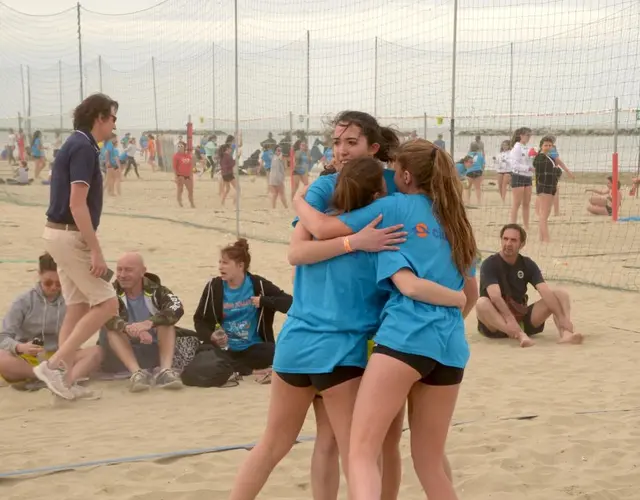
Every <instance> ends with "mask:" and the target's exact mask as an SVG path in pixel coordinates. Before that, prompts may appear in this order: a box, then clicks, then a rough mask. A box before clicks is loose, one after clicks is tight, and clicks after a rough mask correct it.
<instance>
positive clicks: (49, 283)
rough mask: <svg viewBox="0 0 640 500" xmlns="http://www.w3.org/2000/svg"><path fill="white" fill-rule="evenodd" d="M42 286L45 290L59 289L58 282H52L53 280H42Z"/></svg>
mask: <svg viewBox="0 0 640 500" xmlns="http://www.w3.org/2000/svg"><path fill="white" fill-rule="evenodd" d="M42 286H44V287H46V288H51V287H54V286H55V287H56V288H60V282H59V281H54V280H44V281H43V282H42Z"/></svg>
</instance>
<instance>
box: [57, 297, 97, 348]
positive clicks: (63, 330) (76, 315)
mask: <svg viewBox="0 0 640 500" xmlns="http://www.w3.org/2000/svg"><path fill="white" fill-rule="evenodd" d="M89 310H90V307H89V304H71V305H68V306H67V312H66V313H65V315H64V319H63V320H62V325H60V331H59V332H58V345H59V346H61V345H62V344H64V343H65V342H66V341H67V339H68V338H69V336H70V335H71V332H72V331H73V329H74V327H75V326H76V325H77V324H78V321H80V320H81V319H82V318H83V317H84V316H85V315H86V314H87V313H88V312H89Z"/></svg>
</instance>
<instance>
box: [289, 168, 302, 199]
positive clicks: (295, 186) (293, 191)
mask: <svg viewBox="0 0 640 500" xmlns="http://www.w3.org/2000/svg"><path fill="white" fill-rule="evenodd" d="M299 185H300V176H299V175H296V174H294V175H293V187H292V189H291V201H293V197H294V196H295V195H296V192H297V191H298V186H299Z"/></svg>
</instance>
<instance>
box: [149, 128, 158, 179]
mask: <svg viewBox="0 0 640 500" xmlns="http://www.w3.org/2000/svg"><path fill="white" fill-rule="evenodd" d="M148 140H149V142H148V150H149V156H148V160H147V163H149V165H150V166H151V171H152V172H155V171H156V149H157V148H156V137H155V135H153V134H149V137H148Z"/></svg>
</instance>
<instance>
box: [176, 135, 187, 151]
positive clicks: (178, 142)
mask: <svg viewBox="0 0 640 500" xmlns="http://www.w3.org/2000/svg"><path fill="white" fill-rule="evenodd" d="M181 142H185V141H184V140H183V139H182V136H181V135H179V136H178V138H177V139H176V142H174V145H175V147H176V149H178V146H179V145H180V143H181Z"/></svg>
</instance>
